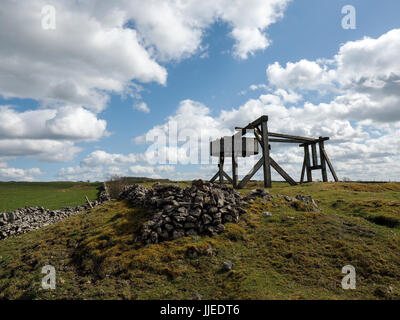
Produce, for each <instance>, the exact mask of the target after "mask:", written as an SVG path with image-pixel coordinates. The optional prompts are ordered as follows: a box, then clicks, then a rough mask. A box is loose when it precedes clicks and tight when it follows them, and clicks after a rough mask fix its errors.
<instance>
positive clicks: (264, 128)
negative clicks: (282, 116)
mask: <svg viewBox="0 0 400 320" xmlns="http://www.w3.org/2000/svg"><path fill="white" fill-rule="evenodd" d="M267 121H268V118H267V119H266V120H265V121H263V122H261V134H262V151H263V158H264V166H263V169H264V187H265V188H271V187H272V180H271V163H270V159H269V138H268V123H267Z"/></svg>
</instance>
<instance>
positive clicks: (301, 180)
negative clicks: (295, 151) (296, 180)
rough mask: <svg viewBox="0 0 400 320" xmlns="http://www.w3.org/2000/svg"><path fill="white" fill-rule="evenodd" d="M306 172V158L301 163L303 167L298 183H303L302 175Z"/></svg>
mask: <svg viewBox="0 0 400 320" xmlns="http://www.w3.org/2000/svg"><path fill="white" fill-rule="evenodd" d="M305 171H306V157H304V161H303V167H302V169H301V177H300V183H303V182H304V174H305Z"/></svg>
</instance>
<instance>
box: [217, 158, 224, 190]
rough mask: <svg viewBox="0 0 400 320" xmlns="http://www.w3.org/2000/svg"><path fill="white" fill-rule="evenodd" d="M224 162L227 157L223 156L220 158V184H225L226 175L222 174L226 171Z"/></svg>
mask: <svg viewBox="0 0 400 320" xmlns="http://www.w3.org/2000/svg"><path fill="white" fill-rule="evenodd" d="M224 161H225V157H224V156H223V155H220V156H219V165H218V167H219V183H220V184H223V183H224V175H223V174H222V172H223V171H224Z"/></svg>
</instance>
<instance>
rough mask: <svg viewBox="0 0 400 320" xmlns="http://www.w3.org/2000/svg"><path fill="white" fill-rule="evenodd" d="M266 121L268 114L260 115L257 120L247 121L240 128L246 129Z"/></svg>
mask: <svg viewBox="0 0 400 320" xmlns="http://www.w3.org/2000/svg"><path fill="white" fill-rule="evenodd" d="M265 121H268V116H261V117H260V118H258V119H257V120H255V121H253V122H251V123H249V124H248V125H247V126H245V127H244V128H243V129H242V130H247V129H254V128H256V127H257V126H259V125H260V124H261V123H263V122H265Z"/></svg>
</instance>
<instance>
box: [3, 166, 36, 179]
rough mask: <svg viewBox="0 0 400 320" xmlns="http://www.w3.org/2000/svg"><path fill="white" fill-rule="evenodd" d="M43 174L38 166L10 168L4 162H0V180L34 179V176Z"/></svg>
mask: <svg viewBox="0 0 400 320" xmlns="http://www.w3.org/2000/svg"><path fill="white" fill-rule="evenodd" d="M41 174H43V172H41V171H40V169H39V168H30V169H19V168H12V167H9V166H8V165H7V163H5V162H0V180H1V181H34V180H35V178H36V177H37V176H39V175H41Z"/></svg>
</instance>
